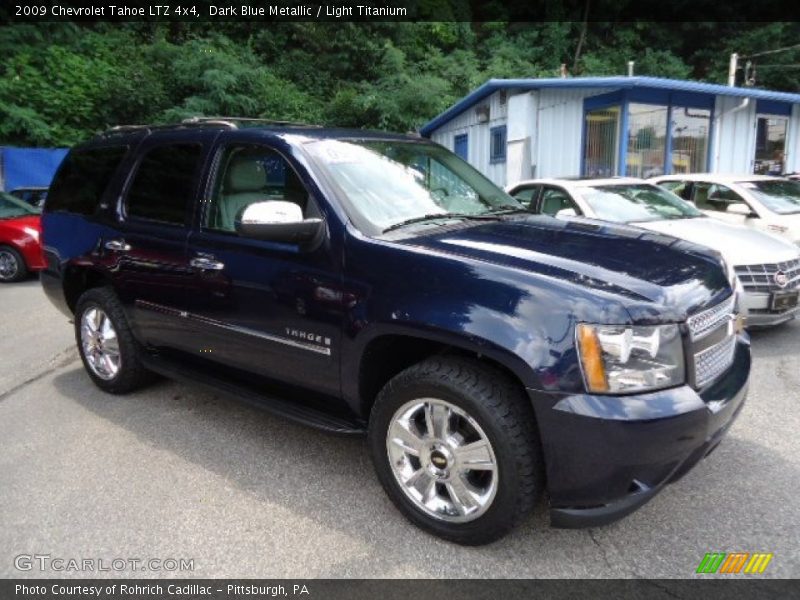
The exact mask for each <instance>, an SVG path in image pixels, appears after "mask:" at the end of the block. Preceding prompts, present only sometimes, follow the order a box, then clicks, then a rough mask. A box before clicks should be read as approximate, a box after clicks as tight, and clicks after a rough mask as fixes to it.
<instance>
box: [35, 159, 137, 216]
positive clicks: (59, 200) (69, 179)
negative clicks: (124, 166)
mask: <svg viewBox="0 0 800 600" xmlns="http://www.w3.org/2000/svg"><path fill="white" fill-rule="evenodd" d="M127 151H128V147H127V146H114V147H104V148H92V149H91V150H79V151H77V152H70V153H69V154H68V155H67V157H66V158H65V159H64V163H63V164H62V165H61V167H60V168H59V170H58V173H57V174H56V177H55V179H54V180H53V183H52V185H51V186H50V193H49V195H48V198H47V205H46V210H47V211H64V212H71V213H78V214H82V215H92V214H94V212H95V210H96V209H97V205H98V204H99V203H100V199H101V198H102V196H103V192H104V191H105V189H106V188H107V187H108V184H109V183H110V181H111V178H112V177H113V176H114V173H115V172H116V170H117V167H118V166H119V163H120V162H122V159H123V157H124V156H125V154H126V153H127Z"/></svg>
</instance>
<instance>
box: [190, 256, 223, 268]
mask: <svg viewBox="0 0 800 600" xmlns="http://www.w3.org/2000/svg"><path fill="white" fill-rule="evenodd" d="M189 264H190V265H191V266H193V267H195V268H196V269H202V270H203V271H221V270H222V269H224V268H225V263H223V262H220V261H218V260H216V259H214V257H211V256H196V257H195V258H193V259H192V260H190V261H189Z"/></svg>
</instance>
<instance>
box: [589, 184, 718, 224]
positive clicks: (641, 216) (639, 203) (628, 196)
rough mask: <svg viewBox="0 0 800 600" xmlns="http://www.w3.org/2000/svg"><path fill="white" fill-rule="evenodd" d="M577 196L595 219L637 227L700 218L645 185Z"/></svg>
mask: <svg viewBox="0 0 800 600" xmlns="http://www.w3.org/2000/svg"><path fill="white" fill-rule="evenodd" d="M581 196H582V197H583V199H584V200H585V201H586V203H587V204H588V205H589V207H590V208H591V209H592V211H593V212H594V213H595V215H596V216H597V218H598V219H604V220H606V221H617V222H621V223H641V222H644V221H661V220H664V219H689V218H694V217H702V216H703V213H701V212H700V211H699V210H697V209H696V208H695V207H694V206H692V205H691V204H689V203H688V202H686V201H685V200H681V199H680V198H679V197H678V196H676V195H675V194H673V193H672V192H668V191H667V190H665V189H663V188H660V187H658V186H655V185H650V184H647V183H641V184H624V185H623V184H619V185H598V186H593V187H586V188H581Z"/></svg>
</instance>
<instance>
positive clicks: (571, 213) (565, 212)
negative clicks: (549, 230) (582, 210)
mask: <svg viewBox="0 0 800 600" xmlns="http://www.w3.org/2000/svg"><path fill="white" fill-rule="evenodd" d="M577 216H578V213H576V212H575V209H574V208H562V209H561V210H560V211H558V212H557V213H556V218H558V217H577Z"/></svg>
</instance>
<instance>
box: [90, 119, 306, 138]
mask: <svg viewBox="0 0 800 600" xmlns="http://www.w3.org/2000/svg"><path fill="white" fill-rule="evenodd" d="M237 123H263V124H265V125H277V126H279V127H322V125H312V124H309V123H298V122H295V121H280V120H276V119H257V118H252V117H200V116H194V117H188V118H186V119H183V120H181V122H180V123H167V124H164V125H117V126H115V127H111V128H110V129H107V130H106V131H104V132H103V133H101V134H100V135H101V136H109V135H114V134H117V133H129V132H132V131H148V132H149V131H154V130H160V129H180V128H181V127H215V126H216V127H219V126H222V127H228V128H230V129H238V128H239V127H238V126H237Z"/></svg>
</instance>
